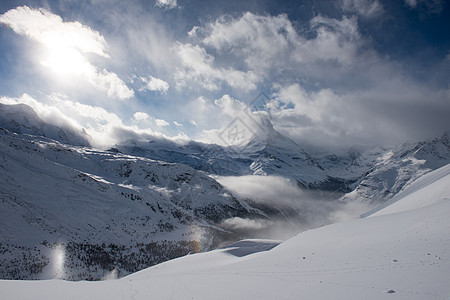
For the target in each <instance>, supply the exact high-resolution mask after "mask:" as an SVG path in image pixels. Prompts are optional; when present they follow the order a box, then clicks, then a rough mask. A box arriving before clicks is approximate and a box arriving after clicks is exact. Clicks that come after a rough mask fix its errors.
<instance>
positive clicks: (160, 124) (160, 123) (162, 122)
mask: <svg viewBox="0 0 450 300" xmlns="http://www.w3.org/2000/svg"><path fill="white" fill-rule="evenodd" d="M155 123H156V126H158V127H165V126H169V125H170V124H169V122H167V121H165V120H162V119H155Z"/></svg>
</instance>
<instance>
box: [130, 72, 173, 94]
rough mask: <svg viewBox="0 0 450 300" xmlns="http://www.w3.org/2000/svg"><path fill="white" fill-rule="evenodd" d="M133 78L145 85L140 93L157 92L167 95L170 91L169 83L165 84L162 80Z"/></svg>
mask: <svg viewBox="0 0 450 300" xmlns="http://www.w3.org/2000/svg"><path fill="white" fill-rule="evenodd" d="M133 78H138V79H139V80H140V81H141V82H142V83H143V84H144V85H143V86H142V87H140V88H139V91H140V92H142V91H145V90H148V91H157V92H160V93H161V94H165V93H167V91H168V90H169V84H168V83H167V82H165V81H164V80H162V79H159V78H156V77H153V76H151V75H150V76H148V77H147V78H145V77H140V76H136V75H135V76H133Z"/></svg>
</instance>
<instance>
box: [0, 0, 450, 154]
mask: <svg viewBox="0 0 450 300" xmlns="http://www.w3.org/2000/svg"><path fill="white" fill-rule="evenodd" d="M0 23H1V28H0V53H1V56H0V77H1V78H0V103H6V104H14V103H26V104H28V105H30V106H31V107H33V108H34V109H35V110H36V112H37V113H38V115H39V116H40V117H41V118H42V119H43V120H44V121H46V122H49V123H53V124H55V125H58V126H69V127H71V128H74V129H76V130H80V131H81V130H82V129H85V130H86V132H87V133H88V134H89V135H90V137H91V143H92V144H94V145H96V146H99V147H106V146H108V145H112V144H114V143H120V142H122V141H124V140H126V139H128V138H136V139H144V140H145V139H151V138H152V137H155V136H157V137H166V138H169V139H173V140H176V141H181V142H182V141H187V140H190V139H194V140H198V141H203V142H208V143H219V144H223V145H230V144H232V143H233V142H235V140H234V139H230V138H224V137H229V135H227V134H224V132H225V131H227V130H230V128H232V127H233V126H234V125H236V124H238V125H239V126H240V127H241V128H240V129H241V131H242V130H244V131H245V130H246V131H248V132H250V133H252V134H253V135H258V132H259V131H258V130H257V128H258V127H261V126H260V125H261V123H259V122H258V120H259V118H265V119H267V118H268V119H270V121H271V122H272V124H273V126H274V128H275V129H276V130H278V131H279V132H281V133H282V134H284V135H286V136H288V137H290V138H291V139H293V140H294V141H295V142H297V143H298V144H299V145H300V146H301V147H304V148H307V149H316V150H318V149H320V150H324V149H325V150H326V149H328V150H330V151H331V150H333V149H343V148H346V147H351V146H353V145H363V146H364V145H366V146H373V145H394V144H399V143H402V142H406V141H419V140H424V139H429V138H434V137H439V136H440V135H442V134H443V133H444V132H445V131H447V130H450V118H449V117H448V116H449V115H450V81H449V79H450V35H449V34H448V32H449V29H450V2H449V1H444V0H404V1H402V0H396V1H383V0H336V1H317V0H307V1H269V0H262V1H256V0H250V1H234V0H227V1H224V0H218V1H197V0H193V1H183V0H156V1H155V0H130V1H119V0H86V1H72V0H61V1H51V0H45V1H44V0H42V1H41V0H37V1H36V0H35V1H7V0H6V1H1V3H0ZM256 116H257V117H256ZM237 129H239V128H237Z"/></svg>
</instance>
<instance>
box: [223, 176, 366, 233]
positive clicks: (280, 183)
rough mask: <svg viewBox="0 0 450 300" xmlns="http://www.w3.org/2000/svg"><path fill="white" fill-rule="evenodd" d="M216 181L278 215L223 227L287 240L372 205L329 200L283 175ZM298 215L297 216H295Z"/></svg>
mask: <svg viewBox="0 0 450 300" xmlns="http://www.w3.org/2000/svg"><path fill="white" fill-rule="evenodd" d="M216 180H217V181H218V182H219V183H220V184H222V185H223V186H224V187H225V188H226V189H228V190H229V191H230V192H231V193H232V194H233V195H234V196H235V197H238V198H241V199H245V200H246V201H248V202H249V203H250V204H251V205H254V206H256V207H262V206H263V207H264V206H266V205H267V207H270V208H271V209H272V212H273V213H274V211H279V212H281V213H279V214H278V215H276V214H274V215H272V216H271V218H270V221H269V220H267V219H264V218H261V219H242V218H230V219H227V220H225V221H224V222H223V223H222V224H221V226H224V227H225V228H230V229H234V230H242V231H243V232H244V233H246V232H249V231H250V232H252V235H255V234H259V235H260V236H262V237H266V238H267V237H270V238H276V239H284V238H288V237H289V236H292V235H293V234H296V233H298V232H301V231H303V230H306V229H310V228H314V227H318V226H322V225H326V224H330V223H333V222H340V221H344V220H349V219H353V218H357V217H359V216H360V215H361V214H362V213H364V212H366V211H368V210H370V209H371V208H372V207H370V206H367V205H359V204H353V203H348V204H346V203H342V202H340V201H332V200H326V197H327V196H328V197H329V196H330V195H326V193H315V192H313V191H306V190H302V189H300V188H299V187H298V186H297V184H296V183H295V182H294V181H292V180H290V179H287V178H284V177H280V176H256V175H248V176H226V177H217V178H216ZM294 216H295V217H294Z"/></svg>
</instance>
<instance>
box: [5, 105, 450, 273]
mask: <svg viewBox="0 0 450 300" xmlns="http://www.w3.org/2000/svg"><path fill="white" fill-rule="evenodd" d="M262 124H263V125H264V126H262V130H261V131H260V132H258V134H257V135H255V136H254V137H253V139H252V140H250V141H249V143H248V144H245V145H241V146H240V147H222V146H219V145H209V144H203V143H198V142H194V141H191V142H188V143H186V144H177V143H174V142H172V141H168V140H165V139H158V138H155V139H153V140H150V141H136V140H129V141H127V142H123V143H121V144H119V145H116V146H115V147H113V148H111V149H109V150H99V149H93V148H90V147H87V146H85V145H86V143H87V138H88V136H87V135H86V134H85V133H83V132H81V133H76V132H75V131H73V130H71V129H67V128H70V127H67V128H66V127H57V126H54V125H50V124H46V123H45V122H43V121H42V120H41V119H39V117H38V116H37V115H36V113H35V112H34V111H33V110H32V109H31V108H30V107H29V106H26V105H1V106H0V170H1V172H0V182H1V185H0V199H1V200H2V201H1V202H0V235H1V237H2V239H1V241H0V263H1V266H2V268H1V269H0V277H1V278H29V279H33V278H54V277H60V278H67V279H99V278H101V277H103V276H104V274H105V273H107V272H109V271H111V270H116V272H118V275H119V276H123V275H125V274H128V273H130V272H134V271H137V270H140V269H143V268H145V267H148V266H150V265H153V264H155V263H158V262H161V261H165V260H168V259H171V258H174V257H178V256H180V255H184V254H186V253H189V252H198V251H204V250H209V249H212V248H214V247H217V246H218V245H220V244H222V243H223V242H225V241H235V240H237V239H239V238H242V237H254V236H256V233H257V232H259V231H261V228H267V227H276V226H275V225H274V224H281V227H282V228H283V229H286V228H287V227H289V228H290V229H291V230H295V231H296V232H298V231H300V230H304V229H305V228H311V227H312V226H320V225H323V224H327V223H329V222H330V220H332V219H333V218H330V217H329V215H332V214H333V213H334V212H335V211H336V210H337V209H341V208H342V207H343V206H344V207H345V206H346V205H347V204H352V203H357V204H358V203H363V204H365V206H363V207H371V206H374V205H379V204H380V203H383V202H385V201H387V200H389V199H390V198H392V197H393V196H394V195H396V194H397V193H398V192H400V191H402V190H403V189H404V188H405V187H407V186H408V185H409V184H410V183H411V182H413V181H414V180H415V179H417V178H418V177H420V176H421V175H423V174H426V173H428V172H430V171H432V170H434V169H437V168H439V167H441V166H444V165H446V164H448V163H450V144H449V137H448V134H445V135H444V136H443V137H441V138H439V139H435V140H433V141H429V142H420V143H417V144H405V145H403V146H401V147H397V148H380V147H377V148H373V149H364V148H361V147H353V148H351V149H350V150H349V152H348V153H347V154H344V155H334V154H326V155H321V156H317V157H314V156H313V155H310V154H309V153H307V152H306V151H304V150H303V149H301V147H300V146H299V145H297V144H296V143H295V142H293V141H292V140H290V139H289V138H287V137H285V136H283V135H281V134H280V133H278V132H277V131H276V130H275V129H274V128H273V126H272V124H271V123H270V121H269V120H268V119H267V120H263V123H262ZM218 175H221V176H220V177H219V176H218ZM231 176H233V178H232V177H231ZM242 176H247V177H242ZM248 176H250V177H248ZM251 176H254V177H251ZM219 178H220V179H219ZM255 178H259V179H261V178H265V179H267V180H265V181H261V180H257V181H255V180H254V179H255ZM248 179H250V183H252V184H254V185H255V184H256V185H258V184H263V185H265V186H264V188H265V190H266V192H265V193H263V195H262V196H261V195H259V196H258V195H256V194H255V195H252V194H250V195H249V194H245V193H242V191H239V190H236V188H235V187H233V186H230V185H226V186H227V187H224V186H223V185H222V184H220V183H219V182H222V183H223V184H224V183H225V182H227V183H229V184H231V185H234V182H239V181H241V182H244V180H248ZM256 188H257V187H256ZM269 189H272V190H270V191H269ZM261 190H262V191H263V190H264V189H261ZM317 191H318V192H319V193H318V197H319V198H317V195H316V194H314V193H316V192H317ZM345 192H349V193H347V194H345V195H344V193H345ZM307 193H309V194H307ZM313 194H314V195H315V196H314V197H313ZM341 196H342V197H341ZM258 197H259V198H262V199H258ZM283 197H284V198H286V197H287V198H289V199H288V201H286V199H282V198H283ZM324 199H325V200H324ZM338 199H339V201H337V200H338ZM361 212H362V211H361ZM338 219H339V218H338ZM333 220H334V219H333ZM236 223H245V225H246V226H245V227H244V228H245V229H242V227H239V228H237V227H236ZM241 225H242V224H241ZM248 228H250V229H248ZM258 236H261V235H260V234H258ZM62 249H63V250H64V253H66V254H67V256H68V257H69V258H70V259H67V260H65V263H64V265H65V268H64V272H63V273H62V272H61V270H60V269H58V268H56V267H55V265H54V260H52V257H54V256H55V255H56V256H58V255H59V254H58V253H61V251H62ZM23 257H24V258H23ZM22 258H23V259H22Z"/></svg>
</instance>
